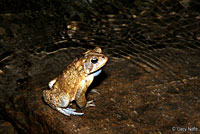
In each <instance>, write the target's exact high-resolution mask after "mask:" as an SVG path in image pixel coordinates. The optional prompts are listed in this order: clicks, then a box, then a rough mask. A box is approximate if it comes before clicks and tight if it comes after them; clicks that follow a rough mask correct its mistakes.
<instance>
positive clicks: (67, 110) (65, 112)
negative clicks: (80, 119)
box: [56, 107, 84, 116]
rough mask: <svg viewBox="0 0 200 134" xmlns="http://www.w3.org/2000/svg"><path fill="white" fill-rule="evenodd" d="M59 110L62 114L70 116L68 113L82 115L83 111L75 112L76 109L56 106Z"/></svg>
mask: <svg viewBox="0 0 200 134" xmlns="http://www.w3.org/2000/svg"><path fill="white" fill-rule="evenodd" d="M56 109H57V110H58V111H59V112H61V113H62V114H64V115H67V116H70V115H83V114H84V113H77V112H75V111H76V109H72V108H59V107H58V108H56Z"/></svg>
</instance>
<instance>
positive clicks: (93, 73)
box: [91, 69, 102, 76]
mask: <svg viewBox="0 0 200 134" xmlns="http://www.w3.org/2000/svg"><path fill="white" fill-rule="evenodd" d="M101 71H102V69H99V70H97V71H95V72H92V73H91V74H92V75H93V76H98V75H99V74H100V73H101Z"/></svg>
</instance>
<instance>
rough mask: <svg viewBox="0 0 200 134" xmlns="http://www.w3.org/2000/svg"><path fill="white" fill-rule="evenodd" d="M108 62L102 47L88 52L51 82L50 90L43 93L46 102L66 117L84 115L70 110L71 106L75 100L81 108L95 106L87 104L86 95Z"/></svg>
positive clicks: (90, 103)
mask: <svg viewBox="0 0 200 134" xmlns="http://www.w3.org/2000/svg"><path fill="white" fill-rule="evenodd" d="M107 61H108V57H107V56H105V55H104V54H103V53H102V50H101V48H100V47H96V48H94V49H93V50H88V51H86V52H85V53H83V56H82V57H80V58H77V59H75V60H74V61H73V62H72V63H71V64H70V65H68V66H67V68H66V69H65V70H64V71H63V73H62V74H61V75H59V76H58V77H56V78H54V79H53V80H51V81H50V82H49V88H50V90H44V91H43V98H44V101H45V102H46V103H47V104H48V105H50V106H51V107H52V108H53V109H56V110H57V111H59V112H60V113H62V114H64V115H67V116H70V115H83V114H84V113H80V112H76V109H72V108H69V104H70V103H71V102H72V101H74V100H75V101H76V104H77V105H78V106H79V107H80V108H83V107H89V106H94V104H93V101H88V102H87V100H86V97H85V93H86V91H87V88H88V87H89V86H90V84H91V83H92V81H93V79H94V77H95V76H97V75H99V74H100V73H101V68H102V67H103V66H104V65H105V64H106V62H107Z"/></svg>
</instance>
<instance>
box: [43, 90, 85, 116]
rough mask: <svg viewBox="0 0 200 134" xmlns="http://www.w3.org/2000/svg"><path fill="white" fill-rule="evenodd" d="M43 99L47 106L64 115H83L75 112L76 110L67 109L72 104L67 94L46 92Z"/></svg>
mask: <svg viewBox="0 0 200 134" xmlns="http://www.w3.org/2000/svg"><path fill="white" fill-rule="evenodd" d="M43 97H44V101H45V102H46V103H47V104H49V105H50V106H51V107H52V108H53V109H56V110H58V111H59V112H61V113H62V114H64V115H68V116H70V115H71V114H72V115H83V113H77V112H75V111H76V110H75V109H71V108H65V107H67V106H68V105H69V103H70V97H69V95H67V94H65V93H53V92H52V91H51V90H44V91H43Z"/></svg>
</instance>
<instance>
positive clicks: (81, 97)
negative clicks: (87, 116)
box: [75, 74, 95, 108]
mask: <svg viewBox="0 0 200 134" xmlns="http://www.w3.org/2000/svg"><path fill="white" fill-rule="evenodd" d="M93 80H94V75H92V74H91V75H88V76H87V78H86V79H85V80H82V81H81V83H80V84H79V86H78V91H77V93H76V98H75V100H76V103H77V105H78V106H79V107H80V108H83V107H85V106H86V107H90V106H95V105H94V103H93V101H88V102H87V100H86V97H85V93H86V91H87V88H88V87H89V86H90V84H91V83H92V81H93Z"/></svg>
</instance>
